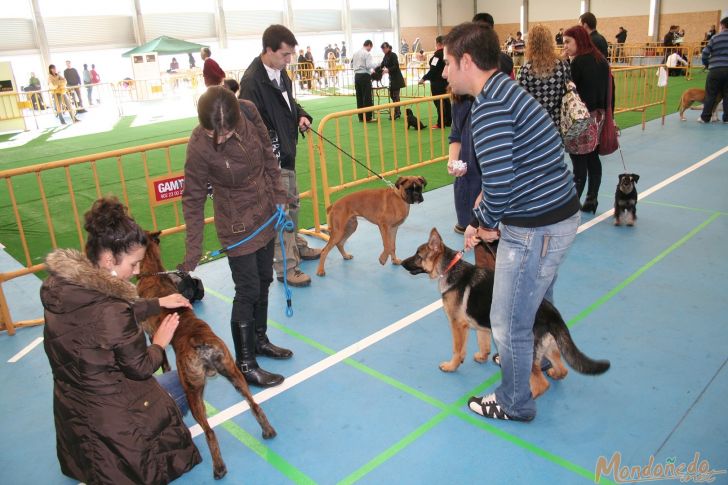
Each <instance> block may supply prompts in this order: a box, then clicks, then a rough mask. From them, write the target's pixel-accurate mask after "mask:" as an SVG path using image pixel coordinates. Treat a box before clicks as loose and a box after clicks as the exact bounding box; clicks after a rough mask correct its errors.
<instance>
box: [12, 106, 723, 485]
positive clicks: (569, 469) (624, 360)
mask: <svg viewBox="0 0 728 485" xmlns="http://www.w3.org/2000/svg"><path fill="white" fill-rule="evenodd" d="M727 133H728V129H727V128H726V127H725V126H724V125H721V124H711V125H700V124H698V123H695V122H684V123H681V122H680V121H679V120H678V118H677V115H671V116H669V117H668V118H667V120H666V124H665V126H661V125H660V123H659V120H658V121H654V122H650V123H648V125H647V128H646V130H645V131H642V130H640V129H639V127H636V128H630V129H628V130H624V131H623V133H622V138H621V141H622V145H623V146H624V149H623V153H624V159H625V164H626V167H627V171H629V172H635V173H638V174H640V177H641V178H640V180H639V183H638V189H639V191H640V192H641V193H642V192H646V191H648V189H650V188H651V187H654V186H655V185H656V184H658V183H660V182H663V181H664V180H666V179H668V178H669V177H672V176H674V175H675V174H678V173H680V172H681V171H683V170H685V169H687V168H689V167H691V166H693V165H694V164H696V163H697V162H699V161H701V160H703V159H705V158H706V157H709V156H711V155H712V154H714V153H716V152H718V151H719V150H723V149H726V148H727V147H726V140H728V137H727V136H726V134H727ZM603 166H604V177H603V183H602V189H601V193H600V194H599V210H598V211H597V214H596V216H592V215H591V214H588V215H587V214H585V215H583V217H582V223H588V222H589V221H590V220H591V219H593V218H594V217H598V216H599V215H600V214H602V213H604V212H608V211H611V206H612V204H613V198H614V188H615V186H616V182H617V175H618V174H619V173H621V172H623V171H624V168H623V166H622V161H621V158H620V156H619V153H616V154H614V155H611V156H609V157H604V158H603ZM726 180H728V149H726V150H724V152H723V153H722V154H720V155H719V156H717V157H715V158H714V159H713V160H712V161H710V162H708V163H707V164H705V165H703V166H702V167H700V168H697V169H696V170H694V171H692V172H690V173H687V174H685V175H684V176H682V177H680V178H678V179H676V180H674V181H672V182H671V183H669V184H668V185H666V186H664V187H662V188H660V189H659V190H656V191H654V193H651V194H649V195H648V196H647V197H645V198H644V199H641V200H640V202H639V204H638V217H639V219H638V221H637V224H636V226H635V227H633V228H627V227H614V226H613V224H612V219H611V218H607V219H605V220H602V221H601V222H599V223H598V224H596V225H594V226H592V227H589V228H587V229H585V230H584V231H583V232H581V233H580V234H579V235H578V236H577V239H576V241H575V243H574V245H573V247H572V249H571V252H570V254H569V256H568V257H567V260H566V261H565V263H564V264H563V266H562V267H561V270H560V273H559V278H558V283H557V285H556V291H555V300H556V305H557V307H558V308H559V309H560V311H561V313H562V314H563V316H564V318H565V319H566V320H567V321H568V322H569V324H570V325H571V331H572V335H573V337H574V340H575V341H576V343H577V345H578V346H579V347H580V349H581V350H582V351H583V352H584V353H586V354H587V355H589V356H591V357H594V358H606V359H609V360H611V363H612V367H611V369H610V370H609V371H608V372H607V373H606V374H604V375H602V376H596V377H592V376H583V375H580V374H577V373H576V372H575V371H573V370H571V371H570V373H569V375H568V377H567V378H566V379H565V380H563V381H558V382H555V381H550V382H551V387H550V389H549V390H548V391H547V392H546V394H545V395H543V396H542V397H540V398H539V399H538V400H537V408H538V414H537V417H536V419H535V420H534V421H533V422H531V423H528V424H524V423H513V422H492V421H489V420H485V419H483V418H481V417H479V416H477V415H474V414H473V413H471V412H470V411H469V410H468V409H467V407H466V405H465V402H466V400H467V397H468V396H470V395H472V394H474V393H477V394H483V393H485V392H488V391H492V390H493V389H495V387H496V386H497V384H498V382H499V377H500V374H499V368H498V367H496V366H495V365H494V364H493V363H492V362H488V363H482V364H480V363H476V362H475V361H473V359H472V356H473V353H474V352H475V350H476V339H475V335H474V334H471V336H470V341H469V343H468V347H469V351H468V356H467V358H466V360H465V362H464V363H463V365H462V366H460V368H459V369H458V370H457V372H455V373H451V374H445V373H443V372H441V371H440V370H439V369H438V364H439V363H440V362H441V361H444V360H449V358H450V355H451V350H452V343H451V338H450V330H449V326H448V322H447V319H446V317H445V315H444V313H443V311H442V309H440V308H435V309H434V311H422V309H423V308H425V307H427V306H428V305H430V304H433V303H434V304H437V302H438V301H439V294H438V291H437V287H436V282H434V281H431V280H429V279H428V278H427V277H426V276H425V275H418V276H411V275H409V274H408V273H407V272H406V271H404V270H402V269H401V268H399V267H397V266H392V265H389V264H388V265H386V266H380V265H379V263H378V261H377V257H378V254H379V252H380V251H381V240H380V236H379V233H378V230H377V229H376V228H375V227H374V226H372V225H371V224H368V223H366V222H362V223H360V225H359V229H358V230H357V232H356V233H355V234H354V235H353V236H352V238H351V239H350V241H349V242H348V243H347V249H348V251H349V252H351V253H352V254H353V255H354V259H352V260H351V261H343V260H342V258H341V256H340V255H339V253H338V251H333V252H332V253H331V254H330V255H329V258H328V260H327V262H326V270H327V275H326V277H323V278H320V277H317V276H315V269H316V265H317V262H315V261H313V262H304V263H303V265H302V269H303V270H304V271H305V272H306V273H308V274H310V275H312V278H313V284H312V285H311V286H310V287H308V288H301V289H297V288H294V289H293V305H294V314H293V316H292V317H290V318H289V317H286V315H285V300H284V296H283V292H282V288H283V287H282V285H281V284H279V283H277V282H274V284H273V286H272V287H271V296H270V302H271V303H270V310H269V317H270V328H269V336H270V338H271V340H272V341H273V342H275V343H276V344H278V345H281V346H284V347H288V348H291V349H293V350H294V352H295V355H294V357H293V358H292V359H291V360H288V361H271V360H269V359H260V362H261V364H262V365H263V366H264V367H265V368H266V369H268V370H271V371H275V372H279V373H282V374H284V375H285V376H287V377H288V378H289V381H288V382H294V380H291V379H290V378H291V376H294V375H296V374H298V373H302V372H305V371H310V369H311V367H312V366H314V365H315V364H318V363H320V362H321V361H322V360H324V359H327V358H335V359H336V361H335V363H334V364H333V365H331V366H330V367H328V368H326V369H324V370H321V371H320V372H316V373H313V372H311V375H306V374H300V375H299V376H298V377H300V378H301V380H300V382H297V383H295V385H293V386H292V387H290V388H287V389H285V390H283V391H282V392H280V393H279V394H277V395H274V396H273V397H268V398H267V399H263V401H262V407H263V408H264V410H265V412H266V414H267V415H268V418H269V419H270V422H271V423H272V424H273V425H274V426H275V428H276V429H277V431H278V436H277V437H276V438H275V439H273V440H270V441H263V440H262V439H261V436H260V429H259V428H258V426H257V424H256V423H255V421H254V420H253V419H252V417H251V415H250V413H249V412H244V413H242V414H239V415H237V416H234V417H233V418H231V419H229V420H227V421H226V422H224V423H222V424H219V425H217V426H216V428H215V431H216V434H217V436H218V438H219V440H220V445H221V450H222V455H223V458H224V459H225V462H226V464H227V468H228V475H227V476H226V477H225V478H224V479H222V480H220V481H215V480H213V477H212V467H211V460H210V456H209V451H208V449H207V445H206V443H205V440H204V437H203V436H202V435H198V436H196V437H195V443H196V444H197V446H198V447H199V448H200V451H201V453H202V455H203V459H204V461H203V463H201V464H200V465H198V466H197V467H196V468H194V469H193V470H192V471H191V472H190V473H188V474H187V475H185V476H183V477H181V478H180V479H179V480H178V483H190V484H202V483H213V482H214V483H235V484H237V483H256V484H258V483H259V484H279V483H280V484H283V483H291V482H294V483H320V484H334V483H354V482H360V483H367V484H383V483H386V484H390V483H391V484H395V483H396V484H423V483H426V484H430V483H431V484H442V483H475V482H478V483H524V484H525V483H528V484H536V483H544V484H552V483H559V484H572V483H575V484H576V483H590V482H592V483H593V481H594V473H595V467H596V464H597V460H598V459H599V458H600V457H606V458H608V459H609V458H611V457H612V456H613V455H614V454H615V452H618V453H619V456H620V457H621V464H622V466H630V467H632V466H639V467H643V466H645V465H647V464H648V462H649V460H650V457H651V456H654V463H656V464H663V465H664V464H665V463H667V462H669V461H674V462H675V463H677V464H679V463H683V462H684V463H686V464H688V463H690V462H691V461H692V460H693V459H694V457H695V454H696V453H698V454H699V457H700V460H707V464H708V465H709V468H710V469H712V470H715V471H716V475H714V476H713V478H714V479H715V481H714V482H713V483H728V475H726V473H725V470H726V469H728V453H727V452H728V413H726V412H725V407H726V406H725V399H726V396H728V365H726V361H727V360H728V350H726V349H727V348H728V347H726V342H728V318H727V317H726V314H727V310H728V305H727V304H726V290H725V288H726V281H727V280H728V258H726V256H725V241H726V239H727V238H728V218H727V217H726V216H728V195H726V193H727V192H726V190H725V183H726ZM454 224H455V215H454V209H453V204H452V187H445V188H442V189H438V190H434V191H430V192H427V193H426V194H425V202H424V203H423V204H421V205H419V206H414V207H412V210H411V212H410V216H409V218H408V219H407V221H406V222H405V223H404V225H403V226H402V227H401V228H400V230H399V233H398V238H397V247H398V250H397V253H398V256H399V257H400V258H405V257H407V256H409V255H411V254H412V253H413V252H414V250H415V248H416V247H417V246H418V245H419V244H421V243H423V242H425V240H426V238H427V235H428V234H429V231H430V229H431V228H432V227H433V226H436V227H437V228H438V229H439V230H440V232H441V234H442V235H443V237H444V239H445V241H446V243H447V244H448V245H450V246H451V247H453V248H458V249H459V248H460V247H462V236H459V235H457V234H455V233H454V232H453V230H452V228H453V226H454ZM585 227H586V226H585ZM720 241H723V242H722V243H721V242H720ZM311 244H312V245H313V246H322V245H323V243H322V242H321V241H312V242H311ZM466 258H468V259H469V260H470V261H472V254H468V255H467V256H466ZM12 264H14V262H13V261H12V260H10V259H9V258H8V257H7V256H6V255H4V254H2V255H0V265H1V267H2V268H3V269H5V268H8V267H10V265H12ZM197 275H198V276H200V277H201V278H202V279H203V281H204V283H205V286H206V289H207V296H206V297H205V300H204V301H203V302H201V303H199V304H198V305H197V307H196V308H197V312H198V314H199V315H200V316H201V317H202V318H204V319H206V320H207V322H208V323H210V324H211V325H212V326H213V328H214V329H215V331H216V332H217V333H218V334H219V335H220V336H221V337H222V338H223V339H224V340H225V341H226V342H227V343H228V345H231V343H232V342H231V341H232V338H231V336H230V331H229V324H228V321H229V314H230V303H231V299H232V296H233V292H234V290H233V286H232V282H231V280H230V277H229V270H228V267H227V262H226V261H224V260H221V261H217V262H214V263H211V264H208V265H204V266H202V267H201V268H199V270H198V271H197ZM37 288H38V282H37V280H33V279H32V278H29V279H27V280H24V281H23V282H22V283H19V284H16V285H15V286H14V287H13V288H12V289H9V290H6V291H7V292H8V293H9V294H11V295H12V296H11V298H12V301H11V305H12V308H13V312H14V314H17V315H18V317H19V318H36V317H38V316H40V306H39V303H38V299H37ZM418 312H419V313H418ZM413 314H416V315H415V316H412V315H413ZM408 317H409V319H408V320H406V323H407V324H406V325H404V326H403V328H401V329H399V330H397V331H395V332H393V333H391V334H389V335H387V336H385V337H383V338H381V339H379V340H377V341H374V342H370V341H369V340H365V339H368V338H369V337H370V336H372V335H373V334H375V333H376V332H379V331H380V330H382V329H385V328H387V327H389V326H390V325H392V324H395V323H397V322H400V321H401V320H402V319H405V318H408ZM41 335H42V328H40V327H34V328H23V329H19V330H18V333H17V334H16V335H15V336H13V337H9V336H8V335H7V334H6V333H3V334H0V386H2V387H1V388H2V389H3V391H2V399H0V416H1V417H0V427H1V428H2V430H3V434H2V438H0V444H2V450H3V452H2V453H0V470H2V473H1V474H0V476H2V480H0V481H1V482H2V483H7V484H24V483H58V484H66V483H67V484H71V483H77V482H76V481H74V480H71V479H69V478H66V477H63V475H62V474H61V472H60V468H59V466H58V462H57V460H56V455H55V435H54V428H53V416H52V402H51V401H52V399H51V398H52V377H51V375H50V369H49V367H48V364H47V360H46V357H45V355H44V353H43V349H42V345H40V346H37V347H35V348H34V349H33V350H32V351H30V352H29V353H28V354H27V355H26V356H25V357H23V358H21V359H20V360H18V361H17V362H15V363H9V362H8V360H9V359H10V358H11V357H13V356H14V355H15V354H16V353H17V352H19V351H20V350H22V349H23V348H24V347H25V346H26V345H28V344H30V343H31V342H32V341H33V340H34V339H36V338H37V337H38V336H41ZM362 342H364V343H362ZM353 345H360V346H361V348H357V350H355V351H353V354H352V355H351V357H350V358H348V359H344V358H343V357H340V356H341V355H342V354H337V353H338V352H340V351H342V350H343V349H346V348H348V347H350V346H353ZM494 351H495V350H494ZM331 356H333V357H331ZM302 376H303V377H302ZM253 391H254V392H260V390H259V389H255V388H253ZM265 396H269V395H267V394H262V395H259V397H263V398H265ZM205 399H206V401H207V403H208V404H209V406H210V407H211V409H214V410H215V411H223V410H225V409H227V408H229V407H231V406H234V405H235V404H237V403H239V402H240V400H241V397H240V396H239V395H238V394H237V392H236V391H235V390H234V389H233V388H232V386H230V385H229V383H228V382H226V381H225V380H224V379H221V378H214V379H212V380H210V382H209V384H208V386H207V389H206V391H205ZM186 422H187V423H188V424H189V425H190V426H193V425H194V424H195V422H194V420H193V419H192V418H191V417H188V418H187V419H186ZM194 429H195V428H193V430H194ZM614 478H615V477H614V476H613V475H611V474H608V476H604V477H602V482H603V483H610V480H614ZM688 478H690V480H692V481H697V479H699V478H705V477H688Z"/></svg>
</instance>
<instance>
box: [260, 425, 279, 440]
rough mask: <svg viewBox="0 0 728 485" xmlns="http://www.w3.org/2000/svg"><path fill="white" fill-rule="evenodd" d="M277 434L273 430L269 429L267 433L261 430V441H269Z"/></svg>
mask: <svg viewBox="0 0 728 485" xmlns="http://www.w3.org/2000/svg"><path fill="white" fill-rule="evenodd" d="M277 434H278V433H276V430H274V429H273V428H271V429H269V430H267V431H266V430H263V439H265V440H269V439H271V438H275V437H276V435H277Z"/></svg>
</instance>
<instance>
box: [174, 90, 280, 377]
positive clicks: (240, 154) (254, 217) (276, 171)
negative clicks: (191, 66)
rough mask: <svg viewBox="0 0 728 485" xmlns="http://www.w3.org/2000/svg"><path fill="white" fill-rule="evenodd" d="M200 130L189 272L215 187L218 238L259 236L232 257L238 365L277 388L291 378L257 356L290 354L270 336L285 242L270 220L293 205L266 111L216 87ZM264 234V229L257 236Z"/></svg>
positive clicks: (190, 152)
mask: <svg viewBox="0 0 728 485" xmlns="http://www.w3.org/2000/svg"><path fill="white" fill-rule="evenodd" d="M197 113H198V119H199V125H198V126H197V127H196V128H195V129H194V130H193V131H192V135H191V136H190V139H189V142H188V144H187V157H186V160H185V190H184V193H183V194H182V208H183V209H184V218H185V223H186V224H187V238H186V241H185V246H186V251H185V259H184V263H183V264H182V268H181V269H183V270H185V271H192V270H194V269H195V267H196V266H197V264H198V262H199V260H200V257H201V256H202V240H203V235H204V229H205V221H204V219H205V201H206V200H207V195H208V183H209V184H210V185H211V186H212V190H213V193H214V194H215V197H214V198H213V209H214V215H215V229H216V232H217V237H218V239H219V240H220V242H221V243H222V244H223V245H225V246H230V245H232V244H234V243H236V242H238V241H240V240H241V238H245V237H247V236H251V239H250V240H249V241H247V242H246V243H245V244H243V245H240V246H237V247H235V248H233V249H231V250H230V251H229V252H228V253H227V256H228V257H227V260H228V265H229V266H230V272H231V275H232V279H233V282H234V283H235V297H234V299H233V308H232V313H231V316H230V332H231V334H232V336H233V344H234V347H235V362H236V364H237V366H238V367H239V368H240V371H241V372H242V373H243V376H244V377H245V380H246V381H247V382H248V383H249V384H253V385H256V386H260V387H271V386H277V385H279V384H281V383H282V382H283V380H284V377H283V376H282V375H280V374H274V373H271V372H268V371H266V370H264V369H262V368H261V367H260V365H259V364H258V361H257V358H256V355H264V356H268V357H273V358H275V359H288V358H290V357H291V356H292V355H293V352H291V351H290V350H288V349H284V348H281V347H278V346H276V345H273V344H272V343H271V342H270V339H269V338H268V336H267V329H268V292H269V288H270V284H271V282H272V281H273V253H274V246H275V243H274V241H276V240H277V239H278V238H277V237H276V232H275V228H274V227H273V225H272V224H270V225H268V226H265V227H263V224H264V222H265V221H266V220H267V219H268V218H270V217H271V216H272V215H273V214H275V212H276V206H279V207H280V206H283V205H284V204H285V203H286V192H285V190H284V189H283V186H282V184H281V178H280V175H281V170H280V168H279V166H278V160H277V159H276V157H275V156H274V154H273V151H272V150H271V148H270V138H269V136H268V130H267V129H266V127H265V125H264V123H263V120H262V119H261V116H260V114H259V113H258V110H256V109H255V106H254V105H253V103H251V102H250V101H246V100H238V99H237V98H236V97H235V95H234V94H233V93H232V92H231V91H230V90H229V89H228V88H226V87H225V86H210V87H209V88H208V89H207V91H205V93H204V94H203V95H202V96H200V99H199V101H198V103H197ZM258 229H260V232H257V233H254V231H256V230H258Z"/></svg>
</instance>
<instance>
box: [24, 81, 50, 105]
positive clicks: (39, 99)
mask: <svg viewBox="0 0 728 485" xmlns="http://www.w3.org/2000/svg"><path fill="white" fill-rule="evenodd" d="M40 90H41V85H40V79H38V78H37V77H36V76H35V73H34V72H31V73H30V78H29V79H28V85H27V86H26V87H24V88H23V91H26V92H31V94H30V101H31V103H32V104H33V109H35V110H41V111H42V110H45V109H46V108H45V102H44V101H43V96H42V95H41V93H33V92H32V91H40Z"/></svg>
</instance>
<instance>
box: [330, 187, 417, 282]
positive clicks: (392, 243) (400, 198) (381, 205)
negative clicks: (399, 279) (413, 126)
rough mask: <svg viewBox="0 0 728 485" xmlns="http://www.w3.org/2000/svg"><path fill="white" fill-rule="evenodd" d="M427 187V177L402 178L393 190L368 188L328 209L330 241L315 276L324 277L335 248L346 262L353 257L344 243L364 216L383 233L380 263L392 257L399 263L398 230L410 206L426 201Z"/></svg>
mask: <svg viewBox="0 0 728 485" xmlns="http://www.w3.org/2000/svg"><path fill="white" fill-rule="evenodd" d="M425 185H427V181H426V180H425V177H416V176H408V177H400V178H398V179H397V182H395V184H394V187H387V188H385V189H366V190H360V191H359V192H354V193H352V194H349V195H346V196H344V197H342V198H341V199H339V200H337V201H336V202H334V203H333V204H331V206H329V207H328V208H327V209H326V215H327V219H328V228H329V241H328V242H327V243H326V246H324V248H323V250H321V259H320V260H319V265H318V269H317V270H316V274H317V275H319V276H324V275H325V274H326V270H325V269H324V264H325V263H326V256H328V254H329V251H331V250H332V249H333V248H334V246H336V247H337V248H338V249H339V252H340V253H341V255H342V256H343V257H344V259H351V258H352V257H353V256H352V255H351V254H349V253H347V252H346V250H345V249H344V244H345V243H346V241H347V239H349V237H350V236H351V235H352V234H354V231H356V228H357V226H358V225H359V223H358V222H357V220H356V219H357V217H363V218H364V219H366V220H368V221H369V222H371V223H372V224H375V225H376V226H378V227H379V232H380V233H381V234H382V243H383V244H384V250H383V251H382V253H381V254H380V255H379V264H382V265H383V264H384V263H386V262H387V259H389V258H392V264H399V263H400V259H399V258H397V255H396V254H395V250H396V240H397V229H399V226H400V225H401V224H402V223H403V222H404V220H405V219H407V216H408V215H409V210H410V205H412V204H419V203H420V202H422V201H423V200H424V199H423V197H422V189H424V188H425Z"/></svg>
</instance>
